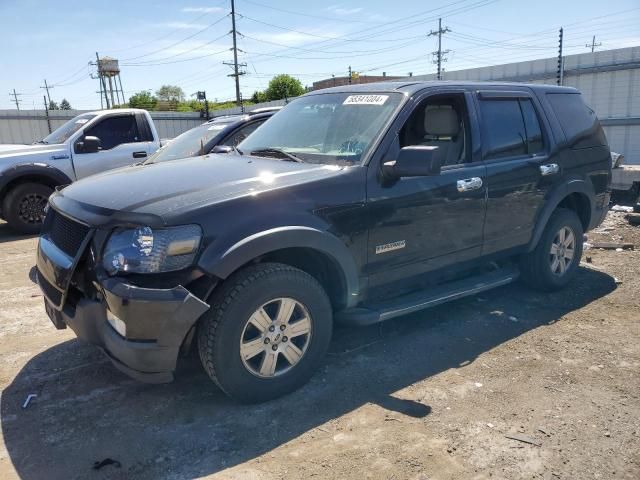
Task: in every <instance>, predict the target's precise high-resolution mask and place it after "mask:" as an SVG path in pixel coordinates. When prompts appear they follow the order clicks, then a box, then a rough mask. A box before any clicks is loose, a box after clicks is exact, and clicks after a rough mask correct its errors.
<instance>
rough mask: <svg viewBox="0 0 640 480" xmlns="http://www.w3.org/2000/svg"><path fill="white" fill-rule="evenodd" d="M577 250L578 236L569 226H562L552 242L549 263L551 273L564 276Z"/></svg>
mask: <svg viewBox="0 0 640 480" xmlns="http://www.w3.org/2000/svg"><path fill="white" fill-rule="evenodd" d="M575 251H576V236H575V234H574V233H573V230H571V229H570V228H569V227H562V228H561V229H560V230H559V231H558V232H557V233H556V235H555V236H554V237H553V241H552V242H551V250H550V251H549V263H550V266H551V273H553V274H554V275H557V276H562V275H564V273H565V272H566V271H567V270H568V269H569V267H570V266H571V264H572V263H573V257H574V254H575Z"/></svg>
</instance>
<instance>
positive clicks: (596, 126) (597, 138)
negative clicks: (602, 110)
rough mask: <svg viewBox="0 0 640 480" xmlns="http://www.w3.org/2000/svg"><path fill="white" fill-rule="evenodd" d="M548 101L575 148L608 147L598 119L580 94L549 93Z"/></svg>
mask: <svg viewBox="0 0 640 480" xmlns="http://www.w3.org/2000/svg"><path fill="white" fill-rule="evenodd" d="M547 99H548V100H549V103H551V107H552V108H553V111H554V112H555V114H556V117H558V120H559V121H560V125H561V126H562V130H563V131H564V134H565V136H566V137H567V140H568V141H569V142H570V143H571V146H572V147H573V148H586V147H595V146H599V145H606V143H607V140H606V138H605V136H604V132H603V131H602V127H601V126H600V122H599V121H598V118H597V117H596V113H595V112H594V111H593V110H592V109H591V108H589V107H588V106H587V105H586V104H585V103H584V100H583V99H582V95H580V94H579V93H548V94H547Z"/></svg>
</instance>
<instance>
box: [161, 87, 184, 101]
mask: <svg viewBox="0 0 640 480" xmlns="http://www.w3.org/2000/svg"><path fill="white" fill-rule="evenodd" d="M156 95H157V96H158V100H161V101H165V102H183V101H184V91H183V90H182V89H181V88H180V87H178V86H177V85H162V86H161V87H160V88H159V89H158V90H157V91H156Z"/></svg>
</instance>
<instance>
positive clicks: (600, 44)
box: [585, 35, 602, 53]
mask: <svg viewBox="0 0 640 480" xmlns="http://www.w3.org/2000/svg"><path fill="white" fill-rule="evenodd" d="M601 46H602V42H600V43H596V36H595V35H594V36H593V40H591V43H587V44H586V45H585V47H587V48H590V49H591V53H593V52H595V51H596V47H601Z"/></svg>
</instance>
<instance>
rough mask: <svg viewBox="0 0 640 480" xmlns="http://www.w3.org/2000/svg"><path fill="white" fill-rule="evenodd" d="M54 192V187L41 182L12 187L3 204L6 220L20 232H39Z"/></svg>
mask: <svg viewBox="0 0 640 480" xmlns="http://www.w3.org/2000/svg"><path fill="white" fill-rule="evenodd" d="M52 193H53V188H51V187H49V186H47V185H43V184H41V183H22V184H20V185H18V186H16V187H14V188H12V189H11V190H10V191H9V192H8V193H7V195H6V196H5V197H4V202H3V204H2V213H3V214H4V217H5V220H6V221H7V223H8V224H9V225H10V226H11V227H12V228H13V229H14V230H17V231H18V232H20V233H26V234H34V233H38V232H39V231H40V227H41V226H42V222H43V220H44V209H45V207H46V206H47V201H48V200H49V196H50V195H51V194H52Z"/></svg>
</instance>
